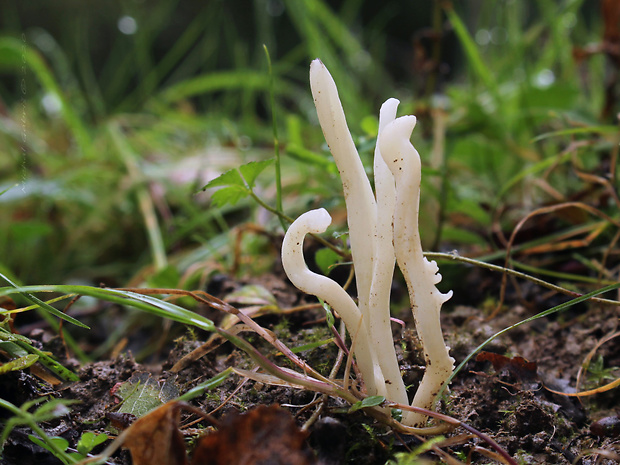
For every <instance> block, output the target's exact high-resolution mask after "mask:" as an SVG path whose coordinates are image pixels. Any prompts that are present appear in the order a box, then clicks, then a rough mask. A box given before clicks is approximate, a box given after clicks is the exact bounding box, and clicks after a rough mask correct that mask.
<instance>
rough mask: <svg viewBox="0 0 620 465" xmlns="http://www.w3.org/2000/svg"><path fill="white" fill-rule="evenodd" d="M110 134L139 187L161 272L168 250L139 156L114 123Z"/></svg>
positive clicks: (150, 241) (155, 260)
mask: <svg viewBox="0 0 620 465" xmlns="http://www.w3.org/2000/svg"><path fill="white" fill-rule="evenodd" d="M108 134H110V137H111V138H112V141H113V142H114V145H115V146H116V150H117V151H118V153H119V155H120V157H121V159H122V160H123V162H124V163H125V166H126V167H127V171H128V172H129V176H130V177H131V179H132V181H133V182H134V183H135V184H136V185H137V187H136V190H137V196H138V204H139V206H140V211H141V213H142V218H144V226H145V227H146V232H147V235H148V239H149V245H150V248H151V255H152V256H153V262H154V263H155V269H156V270H157V271H161V270H163V269H164V268H166V266H167V265H168V260H167V258H166V248H165V246H164V240H163V238H162V235H161V228H160V227H159V222H158V221H157V214H156V213H155V206H154V205H153V199H151V195H150V194H149V191H148V187H147V186H145V185H144V184H143V183H142V182H141V181H142V180H143V176H142V173H141V171H140V168H139V167H138V162H137V158H138V157H137V155H136V154H135V153H134V151H133V149H132V148H131V147H130V146H129V143H128V142H127V139H126V138H125V137H123V135H122V134H121V131H120V129H119V128H118V126H117V125H116V124H114V123H109V124H108Z"/></svg>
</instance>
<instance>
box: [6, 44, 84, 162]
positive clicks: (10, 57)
mask: <svg viewBox="0 0 620 465" xmlns="http://www.w3.org/2000/svg"><path fill="white" fill-rule="evenodd" d="M22 62H25V63H26V64H27V65H28V67H29V68H30V69H31V70H32V72H33V73H34V74H35V76H36V77H37V79H38V80H39V82H40V83H41V85H42V86H43V88H44V89H45V90H46V91H47V92H48V93H50V94H51V95H53V96H54V97H55V98H57V99H58V101H59V102H60V114H61V115H62V117H63V119H64V120H65V123H66V124H67V126H68V127H69V129H70V130H71V132H72V133H73V136H74V137H75V141H76V142H77V144H78V146H79V147H80V149H81V151H82V154H83V155H84V156H85V157H87V158H89V159H92V158H94V157H95V153H94V150H93V145H92V140H91V138H90V135H89V134H88V131H87V130H86V127H85V126H84V124H83V123H82V119H81V118H80V117H79V116H78V115H77V114H76V113H75V111H74V110H73V108H72V107H71V105H69V102H68V101H67V99H66V98H65V96H64V94H63V93H62V91H61V90H60V87H59V85H58V83H57V82H56V79H54V76H53V75H52V73H51V72H50V70H49V69H48V67H47V64H46V63H45V61H44V60H43V58H42V57H41V55H40V54H39V53H38V52H37V51H36V50H35V49H33V48H32V47H30V46H29V45H27V44H26V42H25V37H24V41H19V40H18V39H15V38H12V37H4V38H0V67H2V66H3V65H4V66H8V67H9V68H12V69H14V71H15V72H18V71H20V70H21V66H22Z"/></svg>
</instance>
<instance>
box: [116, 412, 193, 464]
mask: <svg viewBox="0 0 620 465" xmlns="http://www.w3.org/2000/svg"><path fill="white" fill-rule="evenodd" d="M184 407H185V406H184V404H183V403H182V402H168V403H167V404H164V405H162V406H161V407H159V408H157V409H155V410H153V411H152V412H151V413H149V414H148V415H145V416H143V417H142V418H140V419H139V420H137V421H136V422H135V423H134V424H132V425H131V427H130V428H129V429H128V430H127V431H126V437H125V443H124V447H126V448H128V449H129V450H130V451H131V458H132V460H133V464H134V465H186V464H187V454H186V453H185V443H184V441H183V435H182V434H181V432H180V431H179V423H180V420H181V410H182V409H183V408H184Z"/></svg>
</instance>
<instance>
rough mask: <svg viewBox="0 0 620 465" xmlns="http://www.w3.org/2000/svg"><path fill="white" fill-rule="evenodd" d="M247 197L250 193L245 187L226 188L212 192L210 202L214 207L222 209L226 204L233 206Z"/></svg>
mask: <svg viewBox="0 0 620 465" xmlns="http://www.w3.org/2000/svg"><path fill="white" fill-rule="evenodd" d="M248 195H250V191H249V190H248V189H247V188H246V187H245V186H228V187H223V188H222V189H220V190H218V191H216V192H214V193H213V194H212V195H211V202H213V205H214V206H216V207H223V206H224V205H226V204H227V203H229V204H231V205H235V204H236V203H237V202H239V200H241V199H244V198H246V197H247V196H248Z"/></svg>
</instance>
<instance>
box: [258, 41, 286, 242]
mask: <svg viewBox="0 0 620 465" xmlns="http://www.w3.org/2000/svg"><path fill="white" fill-rule="evenodd" d="M263 48H264V49H265V56H266V57H267V67H268V69H269V101H270V103H271V118H272V124H273V150H274V152H275V155H276V163H275V165H276V166H275V168H276V208H277V209H278V211H279V212H280V213H284V209H283V208H282V175H281V171H280V142H279V140H278V122H277V120H276V100H275V97H274V91H273V69H272V67H271V57H270V56H269V49H268V48H267V46H266V45H265V44H263ZM278 218H279V219H280V224H281V225H282V229H284V230H286V222H285V221H284V219H283V218H282V216H280V215H279V216H278Z"/></svg>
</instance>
